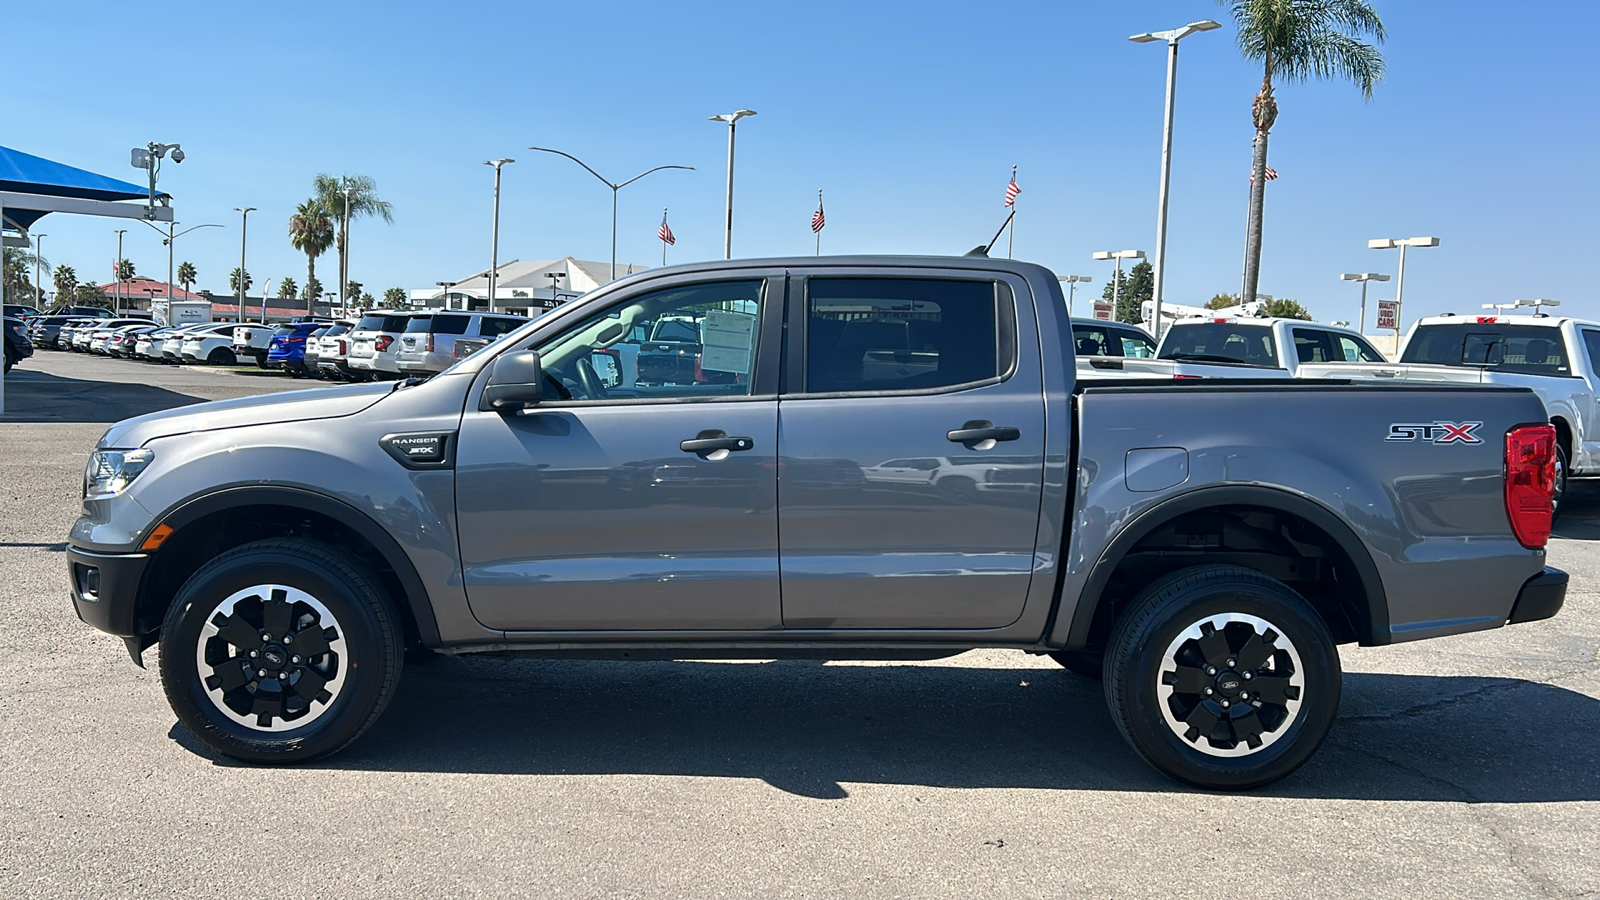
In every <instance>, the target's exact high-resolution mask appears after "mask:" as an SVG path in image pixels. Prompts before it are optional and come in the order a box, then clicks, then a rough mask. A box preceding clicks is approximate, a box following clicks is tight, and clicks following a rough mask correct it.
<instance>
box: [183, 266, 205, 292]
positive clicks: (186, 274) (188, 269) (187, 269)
mask: <svg viewBox="0 0 1600 900" xmlns="http://www.w3.org/2000/svg"><path fill="white" fill-rule="evenodd" d="M199 277H200V273H199V271H198V270H196V269H195V267H194V263H192V262H181V263H178V283H179V284H181V285H183V289H184V291H185V292H188V290H189V288H190V287H191V286H192V285H193V284H194V282H195V279H196V278H199Z"/></svg>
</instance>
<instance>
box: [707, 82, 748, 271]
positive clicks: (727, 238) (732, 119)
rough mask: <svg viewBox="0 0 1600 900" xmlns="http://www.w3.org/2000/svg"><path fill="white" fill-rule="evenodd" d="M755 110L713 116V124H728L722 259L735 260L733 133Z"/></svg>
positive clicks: (742, 110)
mask: <svg viewBox="0 0 1600 900" xmlns="http://www.w3.org/2000/svg"><path fill="white" fill-rule="evenodd" d="M755 114H756V111H755V110H753V109H741V110H736V111H734V112H731V113H728V114H727V115H722V116H711V117H710V119H711V121H713V122H727V123H728V219H727V224H726V226H725V227H724V229H723V232H722V258H723V259H733V133H734V130H735V127H736V123H737V122H738V121H739V120H740V119H742V118H744V117H745V116H753V115H755Z"/></svg>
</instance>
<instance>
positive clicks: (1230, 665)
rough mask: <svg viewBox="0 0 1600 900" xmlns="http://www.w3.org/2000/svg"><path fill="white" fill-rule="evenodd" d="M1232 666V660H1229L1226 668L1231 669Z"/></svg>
mask: <svg viewBox="0 0 1600 900" xmlns="http://www.w3.org/2000/svg"><path fill="white" fill-rule="evenodd" d="M1233 666H1234V660H1231V659H1230V660H1228V668H1230V669H1231V668H1233Z"/></svg>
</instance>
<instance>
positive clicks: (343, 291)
mask: <svg viewBox="0 0 1600 900" xmlns="http://www.w3.org/2000/svg"><path fill="white" fill-rule="evenodd" d="M339 236H340V237H341V238H343V239H344V252H343V253H341V254H339V296H340V297H343V298H344V305H345V306H349V305H350V285H349V281H350V185H349V184H346V185H345V186H344V226H343V227H342V228H341V229H340V230H339ZM357 299H359V298H357Z"/></svg>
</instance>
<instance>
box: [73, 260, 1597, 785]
mask: <svg viewBox="0 0 1600 900" xmlns="http://www.w3.org/2000/svg"><path fill="white" fill-rule="evenodd" d="M684 318H692V319H694V320H695V321H696V322H697V323H698V328H699V331H700V336H701V341H700V351H699V359H698V361H697V366H698V367H699V369H700V370H701V371H702V372H703V373H706V374H707V375H708V376H709V377H707V378H704V379H699V378H697V379H693V380H689V379H685V380H683V381H681V382H675V383H670V384H664V383H661V382H659V381H657V380H655V379H649V378H644V379H641V378H639V377H638V370H634V371H632V372H631V373H630V372H629V371H628V370H627V369H622V370H620V371H619V370H618V368H617V367H616V366H615V365H611V364H607V360H610V361H611V362H614V360H615V355H614V354H611V353H608V352H607V351H617V350H618V349H619V347H620V346H621V345H623V344H624V343H626V342H627V341H629V340H630V339H631V340H642V338H639V337H638V336H639V335H651V334H653V333H654V330H655V329H654V328H653V327H651V326H653V325H654V324H655V323H659V322H662V321H681V320H682V319H684ZM630 335H632V336H634V337H633V338H630ZM1073 350H1074V346H1073V337H1072V328H1071V325H1070V323H1069V322H1068V320H1067V311H1066V304H1065V302H1064V298H1063V297H1062V296H1061V291H1060V288H1059V286H1058V285H1057V282H1056V279H1055V276H1054V275H1053V274H1052V273H1051V272H1049V271H1048V270H1046V269H1045V268H1043V267H1040V266H1037V265H1031V264H1026V263H1020V262H1011V261H1003V260H990V259H984V258H960V259H950V258H932V257H929V258H917V257H840V258H810V257H806V258H796V259H773V260H741V261H732V262H727V261H725V262H716V263H707V264H702V265H688V266H678V267H673V268H663V269H659V270H654V271H650V272H645V273H642V274H638V275H635V276H633V277H631V278H628V279H626V280H624V281H620V282H616V283H614V284H612V285H609V286H607V287H604V288H601V289H599V290H597V291H595V292H593V293H591V294H588V295H586V296H585V297H584V298H583V299H582V300H579V301H577V302H574V303H571V304H568V305H566V306H563V307H562V308H560V309H559V310H557V311H555V312H553V313H550V314H548V315H546V316H543V317H541V318H539V319H536V320H534V321H532V322H529V323H528V324H526V325H523V326H522V327H520V328H519V329H517V330H516V331H514V332H512V333H510V334H508V335H507V336H506V337H505V338H504V339H502V340H500V341H497V342H495V343H494V344H492V345H490V346H488V347H486V348H485V349H483V350H480V351H479V352H477V353H474V354H472V355H471V356H468V357H466V358H465V359H462V360H460V361H458V362H457V363H455V364H454V365H453V366H451V367H450V368H448V369H447V370H445V371H444V372H442V373H440V374H438V375H437V376H435V377H433V378H432V379H431V380H428V381H426V382H422V383H418V382H414V381H410V382H398V383H395V384H392V385H391V384H378V385H352V386H347V387H338V388H322V389H317V390H311V391H300V392H293V393H284V394H272V395H268V396H259V397H251V398H246V399H237V400H227V401H222V402H216V403H206V404H199V405H195V406H188V407H183V408H181V409H174V410H170V411H167V412H162V413H156V414H153V415H147V416H141V417H139V418H134V419H129V420H126V421H123V422H119V423H117V424H116V425H113V426H112V427H111V428H110V429H109V430H108V431H107V432H106V434H105V436H104V437H102V438H101V440H100V442H99V444H98V447H97V449H96V450H95V451H94V453H93V455H92V456H91V458H90V460H89V463H88V468H87V471H86V472H85V474H84V499H83V514H82V517H81V518H79V519H78V520H77V522H76V523H75V524H74V525H73V526H72V529H71V532H70V534H69V535H68V550H67V553H66V556H67V575H68V579H69V585H70V590H71V598H72V603H73V605H74V607H75V609H76V611H77V614H78V615H79V616H80V617H81V618H82V619H83V620H84V621H85V622H87V623H88V624H90V625H92V626H94V627H95V628H98V629H100V630H101V631H105V632H109V633H110V634H113V635H117V636H120V637H122V638H123V639H124V640H125V642H126V643H127V646H128V650H129V651H130V653H131V655H132V656H133V657H134V659H135V661H138V660H139V659H140V658H141V654H142V653H143V652H144V651H145V650H146V649H147V648H149V647H151V646H154V645H157V644H159V646H160V654H159V662H160V673H161V679H162V683H163V685H164V686H165V690H166V695H167V698H168V700H169V701H170V703H171V706H172V708H173V710H174V711H175V712H176V714H177V717H178V719H179V721H180V722H181V723H182V725H183V726H184V727H185V728H186V729H188V730H189V731H190V732H192V733H193V734H194V735H195V736H196V737H198V738H199V739H200V740H201V741H203V742H204V743H205V744H207V745H208V746H210V747H211V748H214V749H215V750H216V751H217V752H219V753H222V754H226V755H228V756H232V757H235V758H238V759H241V760H246V761H251V762H258V763H289V762H299V761H305V760H311V759H315V758H318V757H321V756H325V755H327V754H330V753H333V752H335V751H337V750H339V749H340V748H342V747H345V746H347V745H348V744H350V743H351V742H352V741H354V740H356V739H357V738H358V737H359V736H360V735H361V734H362V732H364V731H365V730H366V729H367V728H368V727H370V726H371V725H372V723H373V722H374V721H375V720H376V719H377V718H378V716H379V715H380V714H381V713H382V711H383V709H384V706H385V704H387V703H388V701H389V699H390V698H391V697H392V696H393V695H394V692H395V689H396V685H397V684H398V682H399V678H400V674H401V668H402V665H403V662H404V660H405V657H406V654H407V652H408V651H409V650H411V649H412V648H430V649H432V650H435V651H443V652H447V653H454V654H464V653H495V654H509V655H524V656H534V657H580V658H605V659H619V660H620V659H706V658H760V659H776V658H792V657H800V658H811V659H817V658H821V659H891V660H893V659H936V658H940V657H947V656H952V655H955V654H958V653H962V652H964V651H967V650H971V649H974V648H1006V649H1012V650H1016V651H1019V652H1022V653H1032V654H1048V655H1050V656H1051V657H1052V658H1054V659H1055V660H1056V661H1058V662H1060V663H1061V664H1062V665H1064V666H1066V667H1067V668H1069V669H1071V670H1072V671H1074V672H1077V673H1080V674H1083V675H1086V676H1088V677H1091V678H1097V679H1100V680H1101V681H1102V682H1103V684H1104V689H1105V698H1106V703H1107V707H1108V709H1109V712H1110V718H1111V720H1112V722H1114V723H1115V727H1116V728H1117V729H1118V730H1119V731H1120V732H1121V733H1122V735H1123V736H1124V737H1125V738H1126V739H1127V742H1128V743H1129V745H1130V746H1131V747H1132V748H1133V749H1134V751H1136V752H1137V753H1138V754H1139V755H1140V756H1142V757H1143V758H1144V759H1145V760H1147V761H1148V762H1149V763H1151V764H1152V765H1153V766H1154V767H1156V768H1157V769H1159V770H1160V771H1162V772H1164V773H1166V774H1168V775H1169V776H1171V777H1173V778H1175V779H1178V780H1180V781H1182V782H1186V783H1188V784H1193V785H1198V786H1201V787H1204V788H1211V789H1220V790H1242V789H1248V788H1252V787H1256V786H1259V785H1263V784H1266V783H1268V782H1271V781H1273V780H1275V779H1278V778H1281V777H1283V776H1284V775H1286V774H1288V773H1289V772H1291V771H1293V770H1294V769H1295V768H1296V767H1297V766H1299V765H1300V764H1302V763H1303V762H1305V760H1306V759H1307V757H1309V756H1310V755H1311V754H1312V752H1313V751H1314V750H1315V749H1316V748H1317V746H1318V745H1319V744H1320V743H1321V741H1322V739H1323V737H1324V735H1325V734H1326V733H1327V732H1328V729H1329V727H1330V726H1331V725H1332V723H1333V720H1334V716H1335V713H1336V711H1337V709H1338V705H1339V691H1340V662H1339V651H1338V647H1339V645H1340V644H1344V643H1360V644H1366V645H1373V644H1391V643H1397V642H1402V641H1415V640H1421V639H1425V638H1439V637H1445V636H1448V635H1455V634H1460V633H1464V632H1471V631H1479V630H1485V629H1494V628H1499V627H1502V626H1504V625H1507V624H1510V623H1525V622H1531V621H1534V620H1538V619H1544V618H1547V617H1549V616H1552V615H1554V614H1556V612H1557V610H1558V609H1559V608H1560V607H1561V604H1562V601H1563V599H1564V596H1565V592H1566V582H1567V576H1566V575H1565V573H1562V572H1560V571H1557V570H1554V569H1549V568H1547V567H1546V566H1545V551H1544V545H1545V541H1546V539H1547V538H1548V536H1549V529H1550V515H1551V492H1552V485H1553V478H1554V465H1555V431H1554V429H1553V428H1552V427H1551V426H1550V424H1549V423H1548V422H1547V421H1546V420H1545V414H1544V406H1543V405H1542V404H1541V403H1540V402H1539V399H1538V398H1537V397H1536V396H1535V395H1534V394H1533V393H1532V392H1531V391H1529V390H1527V389H1526V388H1511V387H1480V386H1459V385H1434V384H1410V385H1379V384H1371V385H1349V384H1338V383H1319V382H1306V381H1296V380H1290V379H1285V380H1284V381H1283V382H1281V383H1258V382H1234V383H1230V382H1229V381H1227V380H1222V379H1215V380H1212V379H1202V380H1192V381H1190V380H1184V381H1173V380H1171V379H1170V378H1169V379H1166V380H1152V381H1149V382H1139V381H1136V380H1124V381H1120V382H1115V383H1107V384H1103V385H1092V384H1085V383H1080V382H1079V381H1078V380H1077V378H1076V370H1075V366H1074V361H1073ZM596 360H600V361H601V364H600V365H597V363H596ZM602 370H604V372H605V374H604V375H602V374H601V371H602ZM908 460H913V461H914V460H933V461H934V463H933V467H934V470H935V474H934V475H932V476H925V477H913V476H912V475H911V474H908V473H907V472H905V471H901V470H910V469H915V468H917V465H916V464H910V465H908V464H906V463H905V462H904V461H908ZM923 465H925V464H923ZM955 477H966V478H969V479H970V483H969V484H958V483H957V482H956V481H954V480H953V478H955ZM483 689H484V690H492V689H493V688H492V686H490V685H485V686H484V688H483ZM803 689H804V686H803V685H802V684H796V686H795V690H797V691H798V690H803ZM535 702H536V701H535ZM960 702H961V701H960V699H959V698H952V699H951V704H952V707H953V708H952V709H951V710H949V714H954V715H959V714H960V711H959V708H958V707H959V704H960ZM149 717H150V727H152V728H166V727H167V725H166V724H165V721H164V716H163V715H162V714H158V713H157V712H156V711H155V710H151V711H150V712H149ZM469 739H470V738H469ZM1067 753H1068V751H1063V761H1062V764H1063V765H1067V764H1068V762H1067V758H1066V755H1067Z"/></svg>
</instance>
